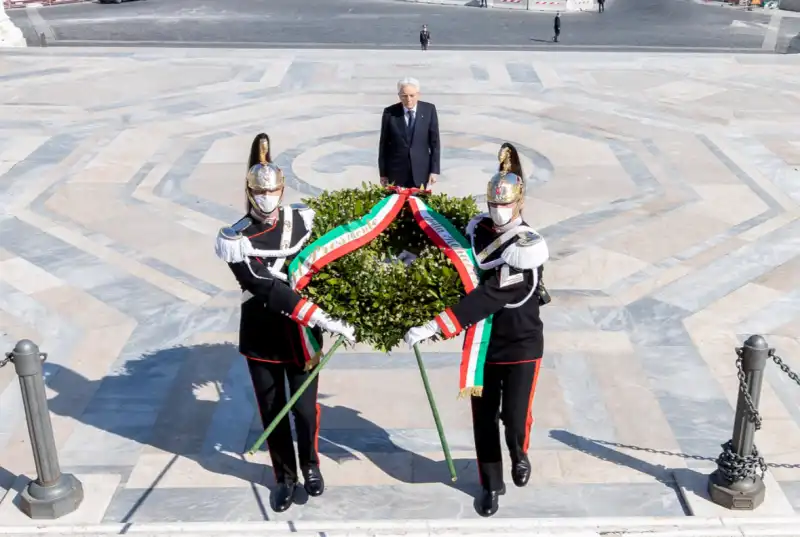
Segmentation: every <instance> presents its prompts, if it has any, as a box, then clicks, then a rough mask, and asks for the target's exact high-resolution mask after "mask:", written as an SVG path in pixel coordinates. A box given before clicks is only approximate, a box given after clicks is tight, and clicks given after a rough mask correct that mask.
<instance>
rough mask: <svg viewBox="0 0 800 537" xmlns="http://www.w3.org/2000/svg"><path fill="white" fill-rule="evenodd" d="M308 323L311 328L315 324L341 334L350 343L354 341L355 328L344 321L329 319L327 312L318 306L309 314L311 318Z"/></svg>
mask: <svg viewBox="0 0 800 537" xmlns="http://www.w3.org/2000/svg"><path fill="white" fill-rule="evenodd" d="M308 325H309V326H310V327H312V328H313V327H315V326H319V327H320V328H322V329H323V330H327V331H328V332H332V333H334V334H339V335H342V336H344V338H345V339H346V340H347V342H348V343H350V344H353V343H355V342H356V329H355V328H353V327H352V326H350V325H349V324H347V323H345V322H344V321H340V320H338V319H331V318H330V317H328V314H327V313H325V312H324V311H322V310H321V309H319V308H318V309H317V311H315V312H314V313H313V314H312V315H311V319H310V320H309V323H308Z"/></svg>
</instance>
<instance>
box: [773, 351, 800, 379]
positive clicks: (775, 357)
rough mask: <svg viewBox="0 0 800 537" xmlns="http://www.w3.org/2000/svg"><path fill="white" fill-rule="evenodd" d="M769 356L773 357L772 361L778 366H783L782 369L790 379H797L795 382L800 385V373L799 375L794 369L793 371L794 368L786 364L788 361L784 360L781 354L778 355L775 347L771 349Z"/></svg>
mask: <svg viewBox="0 0 800 537" xmlns="http://www.w3.org/2000/svg"><path fill="white" fill-rule="evenodd" d="M769 357H770V358H772V361H773V362H775V364H776V365H777V366H778V367H780V368H781V371H783V372H784V373H786V375H787V376H788V377H789V378H790V379H792V380H793V381H795V383H796V384H797V385H798V386H800V376H798V375H797V373H795V372H794V371H792V370H791V369H790V368H789V366H788V365H786V362H784V361H783V359H782V358H781V357H780V356H778V355H777V354H775V349H770V350H769Z"/></svg>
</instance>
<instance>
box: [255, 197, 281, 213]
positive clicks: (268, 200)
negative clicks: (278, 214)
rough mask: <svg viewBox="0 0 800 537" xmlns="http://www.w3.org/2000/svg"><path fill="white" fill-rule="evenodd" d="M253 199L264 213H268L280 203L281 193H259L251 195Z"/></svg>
mask: <svg viewBox="0 0 800 537" xmlns="http://www.w3.org/2000/svg"><path fill="white" fill-rule="evenodd" d="M253 201H255V202H256V205H257V206H258V208H259V209H260V210H261V211H262V212H263V213H264V214H269V213H271V212H272V211H274V210H275V209H277V208H278V205H280V203H281V195H280V194H277V195H272V196H269V195H265V194H259V195H258V196H253Z"/></svg>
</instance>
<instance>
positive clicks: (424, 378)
mask: <svg viewBox="0 0 800 537" xmlns="http://www.w3.org/2000/svg"><path fill="white" fill-rule="evenodd" d="M414 354H415V355H416V357H417V365H418V366H419V372H420V375H422V384H424V385H425V394H426V395H427V396H428V403H430V405H431V412H433V421H435V422H436V430H437V431H438V432H439V441H440V442H441V443H442V451H444V458H445V460H446V461H447V468H448V469H449V470H450V479H452V480H453V481H455V480H457V479H458V477H457V476H456V468H455V466H454V465H453V457H451V456H450V448H449V447H448V445H447V438H445V436H444V428H443V427H442V420H441V419H440V418H439V410H438V409H437V408H436V401H435V400H434V399H433V392H432V391H431V386H430V383H429V382H428V373H427V372H426V371H425V364H424V363H423V362H422V354H421V353H420V352H419V343H415V344H414Z"/></svg>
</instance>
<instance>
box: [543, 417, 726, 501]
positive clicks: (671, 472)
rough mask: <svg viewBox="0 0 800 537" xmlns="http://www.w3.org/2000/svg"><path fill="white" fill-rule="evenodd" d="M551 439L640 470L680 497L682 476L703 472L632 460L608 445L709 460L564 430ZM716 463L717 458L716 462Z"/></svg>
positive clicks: (551, 432) (690, 483) (684, 480)
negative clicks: (678, 478)
mask: <svg viewBox="0 0 800 537" xmlns="http://www.w3.org/2000/svg"><path fill="white" fill-rule="evenodd" d="M550 437H551V438H552V439H554V440H557V441H559V442H561V443H562V444H564V445H567V446H569V447H571V448H572V449H575V450H577V451H581V452H583V453H586V454H587V455H591V456H592V457H595V458H597V459H599V460H601V461H607V462H611V463H614V464H616V465H618V466H625V467H627V468H630V469H632V470H636V471H638V472H641V473H643V474H645V475H649V476H651V477H652V478H653V479H655V480H656V481H657V482H659V483H661V484H663V485H665V486H666V487H668V488H670V489H672V490H673V491H675V493H676V494H678V497H680V491H679V490H678V486H677V483H676V479H677V477H678V475H688V474H691V475H693V476H694V477H700V476H701V474H700V472H697V471H695V470H692V469H689V468H680V467H679V468H667V467H666V466H663V465H661V464H652V463H649V462H647V461H643V460H641V459H637V458H636V457H632V456H631V455H628V454H627V453H622V452H620V451H617V450H615V449H611V448H610V447H607V446H606V445H604V444H608V445H613V446H615V447H619V448H621V449H632V450H637V451H643V452H649V453H658V454H662V455H664V454H666V455H674V456H677V457H680V458H684V459H685V458H692V459H696V460H709V459H708V458H706V457H699V456H692V455H684V454H682V453H672V452H665V451H658V450H653V449H649V448H640V447H637V446H628V445H625V444H616V443H613V442H604V441H602V440H592V439H591V438H586V437H585V436H581V435H577V434H573V433H571V432H569V431H564V430H560V429H553V430H551V431H550ZM712 460H713V459H712ZM681 482H682V483H685V484H687V485H689V486H692V484H693V483H695V482H698V483H705V482H706V480H705V478H702V479H681ZM692 492H694V493H696V494H698V495H700V496H702V495H704V494H705V490H695V489H692Z"/></svg>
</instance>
